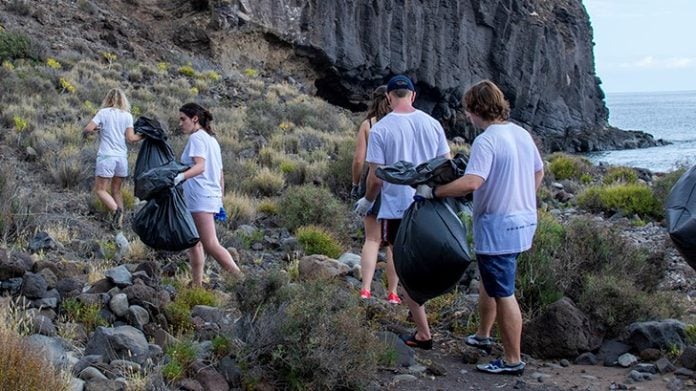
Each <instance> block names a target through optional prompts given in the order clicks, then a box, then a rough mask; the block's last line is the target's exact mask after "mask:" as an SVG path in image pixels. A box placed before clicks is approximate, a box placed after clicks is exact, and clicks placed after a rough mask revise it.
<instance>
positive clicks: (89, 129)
mask: <svg viewBox="0 0 696 391" xmlns="http://www.w3.org/2000/svg"><path fill="white" fill-rule="evenodd" d="M96 131H97V123H96V122H94V121H89V123H88V124H87V126H85V128H84V129H82V135H83V136H87V135H89V134H92V133H95V132H96Z"/></svg>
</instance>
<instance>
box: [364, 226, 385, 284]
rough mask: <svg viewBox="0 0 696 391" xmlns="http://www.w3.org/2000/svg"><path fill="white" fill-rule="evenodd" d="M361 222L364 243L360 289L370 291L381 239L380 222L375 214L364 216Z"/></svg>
mask: <svg viewBox="0 0 696 391" xmlns="http://www.w3.org/2000/svg"><path fill="white" fill-rule="evenodd" d="M363 223H364V225H365V244H363V248H362V254H361V257H360V271H361V277H362V289H363V290H367V291H370V289H371V287H372V278H373V277H374V275H375V266H376V265H377V253H378V252H379V245H380V243H381V241H382V239H381V235H380V223H379V221H377V218H376V217H375V216H365V218H364V219H363Z"/></svg>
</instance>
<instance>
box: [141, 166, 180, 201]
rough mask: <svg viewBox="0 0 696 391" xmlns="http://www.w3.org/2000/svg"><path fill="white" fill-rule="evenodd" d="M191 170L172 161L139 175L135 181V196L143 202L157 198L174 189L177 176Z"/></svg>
mask: <svg viewBox="0 0 696 391" xmlns="http://www.w3.org/2000/svg"><path fill="white" fill-rule="evenodd" d="M189 168H191V166H189V165H187V164H182V163H179V162H177V161H176V160H172V161H170V162H169V163H167V164H164V165H162V166H159V167H155V168H151V169H149V170H147V171H145V172H144V173H142V174H140V175H138V177H137V178H136V180H135V189H134V193H135V196H136V197H138V198H139V199H141V200H149V199H152V198H155V197H157V195H158V194H159V193H160V192H162V191H165V190H167V189H169V188H171V187H174V178H175V177H176V175H177V174H179V173H180V172H184V171H186V170H188V169H189Z"/></svg>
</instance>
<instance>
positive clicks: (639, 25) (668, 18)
mask: <svg viewBox="0 0 696 391" xmlns="http://www.w3.org/2000/svg"><path fill="white" fill-rule="evenodd" d="M582 2H583V4H584V5H585V8H586V9H587V13H588V14H589V15H590V23H591V24H592V29H593V30H594V43H595V46H594V55H595V70H596V73H597V75H598V76H599V77H600V79H602V89H603V90H604V92H608V93H613V92H643V91H650V92H652V91H687V90H688V91H691V90H696V0H582Z"/></svg>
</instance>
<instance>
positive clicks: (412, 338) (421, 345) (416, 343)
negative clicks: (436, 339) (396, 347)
mask: <svg viewBox="0 0 696 391" xmlns="http://www.w3.org/2000/svg"><path fill="white" fill-rule="evenodd" d="M399 338H401V340H402V341H404V343H405V344H406V346H410V347H412V348H418V349H423V350H430V349H432V348H433V339H432V338H430V339H428V340H426V341H421V340H420V339H416V333H413V334H411V335H400V336H399Z"/></svg>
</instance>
